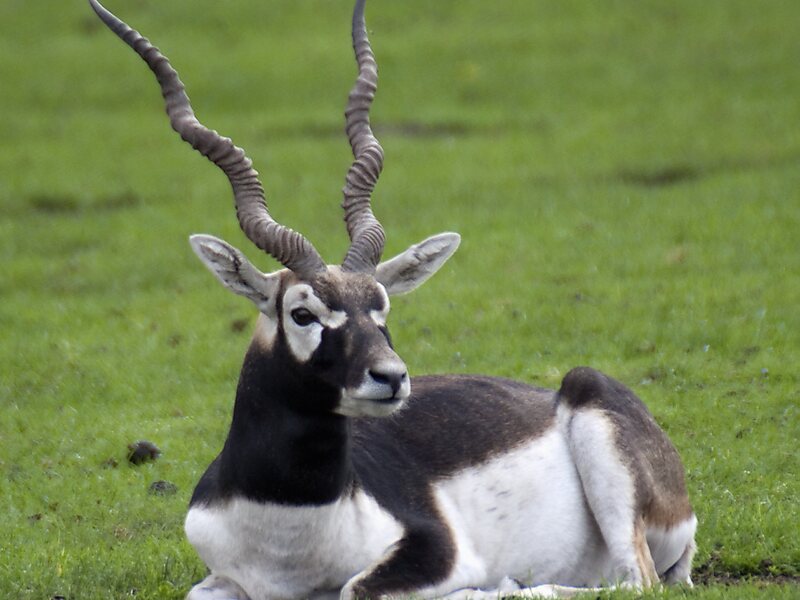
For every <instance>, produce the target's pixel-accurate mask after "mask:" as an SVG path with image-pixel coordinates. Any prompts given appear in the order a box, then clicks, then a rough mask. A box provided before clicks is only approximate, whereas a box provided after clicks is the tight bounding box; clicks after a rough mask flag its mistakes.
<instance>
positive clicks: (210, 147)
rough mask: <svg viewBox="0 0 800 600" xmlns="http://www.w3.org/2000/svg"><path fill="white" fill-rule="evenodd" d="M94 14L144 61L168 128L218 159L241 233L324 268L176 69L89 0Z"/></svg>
mask: <svg viewBox="0 0 800 600" xmlns="http://www.w3.org/2000/svg"><path fill="white" fill-rule="evenodd" d="M89 4H90V5H91V6H92V8H93V9H94V11H95V12H96V13H97V16H98V17H100V19H101V20H102V21H103V23H105V24H106V25H107V26H108V28H109V29H111V31H113V32H114V33H115V34H116V35H117V36H118V37H119V38H120V39H121V40H122V41H123V42H125V43H126V44H128V45H129V46H130V47H131V48H133V50H134V51H135V52H136V53H137V54H138V55H139V56H140V57H141V58H142V59H143V60H144V61H145V62H146V63H147V66H148V67H150V70H151V71H153V73H154V74H155V76H156V79H158V83H159V85H160V86H161V94H162V96H164V101H165V102H166V109H167V115H168V116H169V121H170V124H171V125H172V128H173V129H174V130H175V131H177V132H178V133H179V134H180V136H181V138H182V139H183V140H184V141H185V142H188V143H189V144H190V145H191V146H192V148H194V149H195V150H197V151H198V152H199V153H200V154H202V155H203V156H205V157H206V158H208V159H209V160H210V161H211V162H213V163H214V164H215V165H217V166H218V167H219V168H220V169H221V170H222V171H223V172H224V173H225V175H226V176H227V177H228V180H229V181H230V184H231V187H232V188H233V197H234V200H235V202H236V215H237V217H238V218H239V225H240V226H241V228H242V231H244V233H245V235H246V236H247V237H248V238H249V239H250V240H251V241H252V242H253V243H254V244H255V245H256V246H258V247H259V248H260V249H261V250H263V251H264V252H267V253H268V254H270V255H271V256H273V257H274V258H275V259H276V260H277V261H278V262H280V263H281V264H282V265H284V266H285V267H287V268H289V269H291V270H292V271H294V272H295V273H297V274H298V275H300V276H303V277H312V276H313V275H314V274H315V273H317V272H319V271H322V270H324V269H325V268H326V267H325V262H324V261H323V260H322V258H321V257H320V255H319V253H318V252H317V251H316V249H315V248H314V246H313V245H312V244H311V242H309V241H308V240H307V239H306V238H305V237H303V236H302V235H301V234H299V233H297V232H296V231H292V230H291V229H289V228H288V227H285V226H283V225H281V224H280V223H278V222H277V221H275V219H273V218H272V217H271V216H270V214H269V211H268V210H267V203H266V199H265V196H264V188H263V186H262V185H261V181H260V180H259V178H258V172H257V171H256V170H255V169H253V163H252V161H251V160H250V159H249V158H248V157H247V156H246V155H245V152H244V150H242V149H241V148H239V147H238V146H236V145H234V144H233V142H232V141H231V140H230V139H229V138H226V137H223V136H221V135H220V134H219V133H217V132H216V131H214V130H212V129H208V128H207V127H205V126H204V125H203V124H202V123H200V121H198V120H197V117H195V114H194V110H193V109H192V105H191V103H190V102H189V97H188V96H187V95H186V90H185V88H184V85H183V83H182V82H181V80H180V78H179V77H178V73H177V71H175V69H174V68H173V67H172V65H170V63H169V60H168V59H167V57H166V56H164V55H163V54H161V52H159V50H158V48H156V47H155V46H153V45H152V44H151V43H150V41H149V40H147V38H145V37H143V36H142V35H141V34H140V33H139V32H138V31H136V30H135V29H132V28H131V27H129V26H128V25H126V24H125V23H124V22H123V21H121V20H120V19H118V18H117V17H116V16H114V15H113V14H112V13H111V12H109V11H108V10H107V9H106V8H105V7H103V6H102V5H101V4H100V3H99V2H97V0H89Z"/></svg>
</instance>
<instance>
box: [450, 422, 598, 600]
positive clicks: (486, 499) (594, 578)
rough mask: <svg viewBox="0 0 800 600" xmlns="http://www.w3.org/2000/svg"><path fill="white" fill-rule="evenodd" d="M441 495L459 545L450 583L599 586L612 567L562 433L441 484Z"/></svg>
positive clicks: (528, 444) (531, 443)
mask: <svg viewBox="0 0 800 600" xmlns="http://www.w3.org/2000/svg"><path fill="white" fill-rule="evenodd" d="M435 493H436V498H437V501H438V504H439V507H440V510H441V511H442V514H443V516H444V517H445V519H447V521H448V522H449V523H450V524H451V530H452V531H453V533H454V535H455V537H456V547H457V548H458V556H457V559H456V560H457V567H456V572H454V573H453V576H452V577H451V578H450V580H449V581H448V582H447V585H458V584H459V583H460V580H462V579H463V580H465V581H467V580H469V581H472V583H468V585H470V586H481V587H483V586H485V587H492V586H495V585H497V584H498V583H499V582H500V580H501V579H502V578H503V577H506V576H508V577H512V578H515V579H519V580H520V581H523V582H525V583H526V584H531V583H560V584H565V585H595V584H598V583H600V579H601V578H602V576H603V575H604V574H605V573H607V572H608V571H609V569H610V564H609V558H608V553H607V550H606V547H605V543H604V542H603V540H602V537H601V535H600V532H599V529H598V528H597V525H596V524H595V521H594V518H593V517H592V516H591V514H590V512H589V509H588V506H587V504H586V501H585V499H584V494H583V490H582V488H581V482H580V480H579V477H578V473H577V471H576V470H575V467H574V466H573V464H572V458H571V456H570V453H569V449H568V447H567V443H566V440H565V439H564V437H563V434H562V433H561V432H560V431H558V430H555V429H554V430H552V431H550V432H548V433H546V434H545V435H543V436H542V437H539V438H537V439H536V440H533V441H531V442H528V443H526V444H525V445H524V446H520V447H519V448H517V449H516V450H514V451H513V452H511V453H509V454H505V455H503V456H500V457H497V458H495V459H493V460H491V461H489V462H487V463H485V464H483V465H481V466H478V467H472V468H470V469H468V470H466V471H463V472H461V473H460V474H458V475H456V476H455V477H452V478H450V479H447V480H445V481H442V482H440V483H438V484H437V485H436V492H435Z"/></svg>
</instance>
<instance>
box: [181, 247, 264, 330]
mask: <svg viewBox="0 0 800 600" xmlns="http://www.w3.org/2000/svg"><path fill="white" fill-rule="evenodd" d="M189 243H190V244H191V245H192V250H194V252H195V254H197V256H198V257H199V258H200V260H201V261H202V262H203V264H204V265H205V266H206V267H208V270H209V271H211V272H212V273H213V274H214V275H215V276H216V278H217V279H219V280H220V281H221V282H222V285H224V286H225V287H226V288H228V289H229V290H231V291H232V292H233V293H234V294H239V295H240V296H244V297H245V298H249V299H250V300H251V301H252V302H253V303H254V304H255V305H256V306H257V307H258V310H260V311H261V312H262V313H264V314H265V315H266V316H268V317H270V318H275V317H276V310H275V299H276V296H277V294H278V288H279V287H280V275H279V274H278V272H276V273H271V274H266V273H262V272H261V271H259V270H258V269H256V268H255V267H254V266H253V265H252V263H251V262H250V261H249V260H247V258H246V257H245V256H244V254H242V253H241V252H240V251H239V250H237V249H236V248H234V247H233V246H231V245H230V244H229V243H227V242H225V241H223V240H221V239H219V238H215V237H214V236H211V235H203V234H199V235H193V236H191V237H190V238H189Z"/></svg>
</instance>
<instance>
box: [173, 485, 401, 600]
mask: <svg viewBox="0 0 800 600" xmlns="http://www.w3.org/2000/svg"><path fill="white" fill-rule="evenodd" d="M401 533H402V528H401V527H400V525H399V524H398V523H397V522H396V521H395V519H394V518H393V517H391V516H390V515H389V514H388V513H386V512H385V511H384V510H383V509H381V508H380V507H379V506H378V504H377V502H375V500H374V499H373V498H371V497H370V496H368V495H367V494H365V493H364V492H358V493H356V494H355V495H354V496H352V497H350V496H346V497H343V498H340V499H339V500H337V501H336V502H334V503H332V504H328V505H324V506H313V507H312V506H309V507H296V506H295V507H292V506H283V505H278V504H259V503H255V502H251V501H249V500H245V499H234V500H230V501H229V502H227V503H226V504H224V505H221V506H219V507H193V508H191V509H190V510H189V514H188V515H187V517H186V535H187V537H188V538H189V541H190V542H191V543H192V545H193V546H194V547H195V548H196V549H197V552H198V553H199V554H200V557H201V558H202V559H203V561H204V562H205V563H206V565H207V566H208V567H209V568H210V569H211V571H212V572H213V573H214V575H218V576H223V577H227V578H229V579H231V580H233V581H235V582H236V583H237V584H238V585H239V586H241V587H242V588H243V589H244V590H245V591H246V592H247V594H248V595H249V596H250V598H251V599H252V600H262V599H263V600H266V599H269V600H278V599H296V598H307V597H313V596H316V595H319V594H325V593H326V592H327V593H330V592H331V591H333V590H335V591H336V592H338V590H339V589H340V588H341V587H342V585H343V584H344V583H345V582H346V581H347V580H349V579H350V578H351V577H353V576H354V575H356V574H357V573H360V572H361V571H363V570H364V569H365V568H366V567H367V566H368V565H370V564H371V563H372V562H373V561H375V560H376V559H377V558H378V557H379V556H381V555H382V554H383V553H384V552H385V551H386V549H387V548H388V547H389V546H390V545H391V544H393V543H394V542H395V541H397V540H398V539H399V538H400V535H401Z"/></svg>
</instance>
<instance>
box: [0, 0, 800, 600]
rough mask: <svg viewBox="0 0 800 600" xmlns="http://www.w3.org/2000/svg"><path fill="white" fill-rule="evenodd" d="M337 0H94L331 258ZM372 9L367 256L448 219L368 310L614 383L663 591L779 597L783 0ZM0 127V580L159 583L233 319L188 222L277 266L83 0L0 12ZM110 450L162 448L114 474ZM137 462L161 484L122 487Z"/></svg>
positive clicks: (220, 383) (128, 585)
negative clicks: (658, 510) (646, 452)
mask: <svg viewBox="0 0 800 600" xmlns="http://www.w3.org/2000/svg"><path fill="white" fill-rule="evenodd" d="M349 4H350V3H349V2H330V1H325V0H296V1H294V2H287V1H281V2H275V3H266V2H255V1H252V0H237V1H236V2H214V1H212V0H191V1H190V0H169V1H166V0H163V1H160V2H155V1H153V0H141V1H138V2H131V1H127V2H126V1H124V0H114V1H113V2H111V1H110V0H109V2H108V5H109V8H111V9H112V10H115V11H116V12H118V14H120V16H121V17H123V18H125V19H126V20H127V21H128V22H130V23H131V24H132V25H134V26H136V27H137V28H139V29H140V30H141V31H143V32H144V33H145V34H146V35H147V36H148V37H150V38H151V39H152V40H154V42H155V43H157V44H158V45H159V46H160V47H161V48H162V50H164V51H165V52H166V53H167V54H168V55H169V56H170V57H171V58H172V60H173V63H174V64H175V66H176V67H177V68H178V69H179V70H180V71H181V75H182V78H183V80H184V81H185V82H186V84H187V86H188V88H189V92H190V94H191V96H192V98H193V100H194V104H195V108H196V110H197V112H198V115H199V116H200V118H201V119H203V120H204V121H205V122H206V123H207V124H209V125H210V126H212V127H214V128H216V129H218V130H220V131H222V132H223V133H225V134H227V135H230V136H232V137H233V138H234V139H235V140H236V141H237V143H239V144H240V145H243V146H244V147H245V148H247V150H248V152H249V154H250V155H251V156H252V157H253V158H254V160H255V163H256V166H257V168H258V169H259V170H260V171H261V173H262V176H263V179H264V182H265V185H266V188H267V190H268V197H269V201H270V203H271V207H272V212H273V214H275V215H276V217H277V218H278V219H279V220H281V221H282V222H284V223H286V224H288V225H290V226H291V227H294V228H297V229H299V230H301V231H303V232H304V233H305V234H306V235H308V236H309V237H310V238H311V239H312V240H313V241H314V244H315V245H316V246H317V248H318V249H319V250H320V251H321V252H322V254H323V256H325V257H326V258H327V259H328V260H330V261H334V262H335V261H338V260H340V258H341V256H342V254H343V252H344V250H345V248H346V236H345V231H344V227H343V226H342V225H341V223H340V221H341V215H340V210H339V208H338V204H339V202H340V191H339V190H340V188H341V185H342V183H343V179H344V173H345V171H346V169H347V166H348V165H349V162H350V156H349V148H348V146H347V142H346V139H345V137H344V135H343V134H342V133H341V128H342V116H341V113H342V109H343V106H344V101H345V98H346V94H347V91H348V89H349V87H350V85H351V83H352V79H353V76H354V66H353V63H352V57H351V54H350V52H351V49H350V46H349V39H348V36H349V30H348V27H349V11H350V6H349ZM367 10H368V14H367V18H368V23H369V26H370V30H371V32H372V40H373V45H374V48H375V51H376V53H377V56H378V61H379V64H380V67H381V76H382V79H381V85H380V90H379V92H378V98H377V100H376V104H375V107H374V110H373V122H374V123H375V128H376V132H377V134H378V135H379V137H380V139H381V141H382V142H383V145H384V147H385V150H386V155H387V160H386V170H385V173H384V175H383V177H382V179H381V182H380V184H379V186H378V188H377V190H376V193H375V196H374V198H375V210H376V212H377V214H378V216H379V217H380V218H381V220H382V222H383V223H384V226H385V227H386V230H387V234H388V243H387V256H389V255H391V254H393V253H395V252H397V251H400V250H402V249H404V248H405V247H406V246H407V245H408V244H410V243H413V242H416V241H418V240H419V239H421V238H422V237H424V236H426V235H429V234H432V233H436V232H438V231H442V230H455V231H459V232H460V233H461V234H462V236H463V240H464V241H463V244H462V247H461V249H460V250H459V252H458V254H457V255H456V256H455V258H454V259H453V260H452V261H451V262H450V263H449V264H448V266H447V267H446V268H445V269H444V270H443V272H442V273H440V274H439V275H438V276H437V278H435V279H434V280H432V281H431V282H430V283H428V284H427V285H426V286H425V287H424V288H423V289H421V290H420V291H419V292H417V293H415V294H414V295H412V296H410V297H402V298H398V299H396V300H395V301H394V304H393V306H394V309H393V313H392V315H393V316H392V319H391V323H390V324H391V327H392V332H393V336H394V340H395V345H396V347H397V348H398V350H399V351H400V353H401V355H402V356H403V357H404V358H405V360H406V361H407V363H408V364H409V367H410V369H411V371H412V373H413V374H422V373H433V372H474V373H486V374H493V375H503V376H511V377H514V378H518V379H522V380H524V381H528V382H531V383H533V384H538V385H543V386H550V387H555V386H558V384H559V381H560V377H562V376H563V375H564V374H565V373H566V372H567V371H568V370H569V369H570V368H571V367H572V366H575V365H578V364H590V365H592V366H595V367H597V368H600V369H602V370H604V371H606V372H608V373H609V374H611V375H613V376H615V377H617V378H618V379H621V380H623V381H625V382H627V383H628V384H629V385H631V386H632V387H633V388H634V389H635V390H636V391H637V393H639V394H640V396H641V397H642V398H643V399H644V400H645V401H646V402H647V403H648V405H649V406H650V407H651V409H652V411H653V412H654V413H655V415H656V417H657V418H658V420H659V421H660V422H661V423H662V425H663V426H664V428H665V429H666V430H667V432H668V433H669V434H670V436H671V437H672V439H673V441H674V442H675V444H676V446H677V447H678V448H679V450H680V452H681V454H682V456H683V458H684V461H685V463H686V467H687V471H688V483H689V488H690V493H691V497H692V500H693V504H694V506H695V509H696V511H697V513H698V516H699V519H700V528H699V532H698V543H699V551H698V554H697V559H696V563H695V566H696V574H695V579H696V580H698V581H700V582H705V583H706V584H707V585H700V586H698V587H697V588H696V589H695V590H692V591H688V590H672V591H670V592H669V593H668V594H666V595H665V597H670V598H672V597H684V596H685V597H690V598H698V599H705V598H732V597H746V598H749V597H759V598H776V597H780V598H794V597H798V596H800V586H799V585H798V583H797V582H798V577H800V507H799V503H800V500H798V499H799V498H800V473H799V472H798V471H799V469H798V464H799V463H800V453H799V452H798V441H797V440H798V439H800V414H799V413H800V378H799V377H798V373H797V367H798V365H800V309H799V308H798V307H800V191H798V190H800V168H799V167H800V101H798V98H800V70H798V69H797V64H798V59H800V36H798V35H797V31H796V24H797V23H798V22H800V3H797V2H792V1H790V0H786V1H783V2H781V1H777V0H776V1H770V0H767V1H765V2H761V3H758V5H756V4H755V3H753V2H752V1H750V0H746V1H738V0H729V1H725V2H723V1H721V0H719V1H708V2H698V1H696V0H675V1H672V2H668V3H667V2H655V1H645V2H639V1H636V0H628V1H622V0H620V1H609V2H602V3H589V2H583V1H580V0H568V1H563V2H557V3H556V2H544V1H535V2H534V1H532V0H509V1H506V2H496V3H493V2H485V1H484V2H477V1H474V0H460V1H458V2H456V1H455V0H437V2H435V3H433V2H421V1H419V0H413V1H412V0H406V1H404V2H391V1H390V0H370V3H369V6H368V9H367ZM0 115H2V116H0V217H1V218H0V249H1V250H2V260H1V261H0V332H2V342H0V502H1V503H2V506H3V507H4V509H3V510H4V515H3V518H2V519H0V546H2V552H0V597H2V598H31V599H34V598H36V599H41V598H51V597H53V596H56V595H61V596H64V597H66V598H69V599H83V598H122V597H133V596H135V597H136V598H152V599H155V598H159V599H160V598H181V597H182V596H183V594H184V593H185V592H186V590H187V589H188V588H189V587H190V585H191V583H192V582H193V581H196V580H198V579H200V578H201V577H203V575H204V573H205V569H204V566H203V565H202V563H201V562H200V560H199V559H198V558H197V557H196V555H195V554H194V552H193V550H192V549H191V547H189V545H188V543H187V542H186V541H185V540H184V538H183V533H182V520H183V516H184V514H185V507H186V504H187V501H188V498H189V496H190V494H191V491H192V488H193V485H194V483H195V482H196V481H197V479H198V477H199V476H200V474H201V473H202V471H203V470H204V468H205V466H206V465H207V464H208V462H209V461H210V460H211V459H212V458H213V457H214V456H215V454H216V453H217V452H218V450H219V449H220V447H221V444H222V442H223V440H224V436H225V434H226V430H227V425H228V421H229V418H230V410H231V406H232V401H233V393H234V387H235V384H236V378H237V373H238V369H239V366H240V364H241V359H242V356H243V353H244V350H245V348H246V346H247V343H248V336H249V332H250V331H251V329H252V324H253V322H254V319H255V314H254V310H253V309H252V307H251V305H250V304H249V303H247V302H246V301H245V300H243V299H240V298H236V297H234V296H233V295H232V294H230V293H228V292H226V291H225V290H223V289H222V287H221V286H219V285H217V284H216V283H215V282H214V281H213V279H212V278H211V277H210V275H209V274H208V273H207V272H206V271H205V269H203V268H202V267H201V266H200V265H199V264H198V262H197V260H196V259H195V258H194V256H193V255H192V253H191V251H190V248H189V245H188V243H187V237H188V235H189V234H191V233H195V232H207V233H212V234H215V235H219V236H222V237H225V238H226V239H228V240H229V241H231V242H232V243H234V244H235V245H237V246H239V247H241V248H244V249H248V254H250V256H251V257H253V258H254V259H255V262H256V263H257V264H259V265H260V266H261V267H262V268H264V269H265V270H271V269H274V268H276V265H275V263H274V262H272V261H271V260H270V259H267V258H265V257H260V256H258V255H257V252H255V251H251V250H250V245H249V244H248V243H247V242H246V240H244V238H243V235H242V234H241V233H239V231H238V226H237V224H236V220H235V218H234V213H233V210H232V202H231V199H230V193H229V189H228V184H227V182H226V181H225V179H224V177H223V176H222V175H221V174H220V173H219V172H218V171H217V170H216V169H214V168H213V167H212V166H211V165H209V164H208V163H207V162H206V161H205V160H204V159H202V158H201V157H199V156H198V155H196V154H194V153H193V152H191V150H190V149H189V148H188V147H187V146H185V145H184V144H183V143H182V142H180V140H179V139H178V138H177V136H176V135H175V134H174V133H173V132H172V131H171V130H170V129H169V126H168V124H167V121H166V118H165V117H164V115H163V110H162V107H161V100H160V96H159V93H158V90H157V87H156V85H155V83H154V81H153V80H152V76H151V74H150V73H149V71H147V69H146V67H145V66H144V64H143V63H141V61H139V59H138V58H136V57H135V56H134V55H133V54H132V53H131V52H130V50H129V49H128V48H126V47H125V46H123V45H122V44H121V43H120V42H119V41H118V40H116V38H114V36H113V35H112V34H111V33H109V32H108V31H106V30H105V29H104V28H102V26H101V25H100V24H99V23H98V22H97V21H96V20H95V17H94V15H93V14H92V13H91V11H90V9H89V7H88V5H86V4H85V3H84V2H82V1H79V0H70V1H69V2H61V3H58V6H57V8H56V3H55V2H54V1H49V2H23V1H22V0H6V1H5V2H3V3H2V4H0ZM138 439H147V440H150V441H152V442H154V443H156V444H157V445H158V446H159V447H160V448H161V450H162V452H163V455H162V457H161V458H160V459H159V460H158V461H156V462H155V463H150V464H147V465H143V466H140V467H131V466H128V464H127V461H126V446H127V444H128V443H130V442H133V441H135V440H138ZM161 480H164V481H168V482H170V483H172V484H174V485H175V486H177V493H175V494H171V495H170V494H164V495H159V494H153V493H150V492H149V489H150V486H151V484H152V483H153V482H155V481H161ZM733 585H735V586H736V587H731V586H733ZM657 595H658V594H657ZM658 597H661V595H658Z"/></svg>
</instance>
